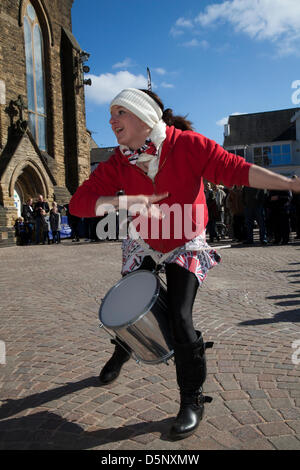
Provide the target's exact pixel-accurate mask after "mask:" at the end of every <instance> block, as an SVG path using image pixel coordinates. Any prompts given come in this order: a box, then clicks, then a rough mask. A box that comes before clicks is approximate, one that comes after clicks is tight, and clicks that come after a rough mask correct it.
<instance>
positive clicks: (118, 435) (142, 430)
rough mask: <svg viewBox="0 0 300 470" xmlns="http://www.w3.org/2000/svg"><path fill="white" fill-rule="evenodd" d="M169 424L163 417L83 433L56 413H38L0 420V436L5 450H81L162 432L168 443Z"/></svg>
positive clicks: (79, 428)
mask: <svg viewBox="0 0 300 470" xmlns="http://www.w3.org/2000/svg"><path fill="white" fill-rule="evenodd" d="M171 422H172V418H166V419H163V420H161V421H157V422H150V423H149V422H142V423H135V424H130V425H127V426H123V427H120V428H105V429H101V428H100V429H99V430H96V431H84V429H83V428H82V427H81V426H79V425H78V424H76V423H73V422H69V421H67V420H66V419H64V418H62V417H61V416H59V415H57V414H55V413H51V412H48V411H41V412H38V413H35V414H32V415H29V416H23V417H20V418H12V419H8V420H5V421H2V422H1V423H0V434H1V441H2V442H3V443H4V448H6V449H22V448H24V447H25V448H26V449H31V450H34V449H35V450H50V449H51V450H75V449H76V450H77V449H78V450H82V449H91V448H93V447H98V446H101V445H105V444H109V443H113V442H118V441H124V440H126V439H129V438H132V437H134V436H141V435H144V434H149V433H154V432H157V433H161V439H163V440H168V437H167V432H168V430H169V427H170V424H171Z"/></svg>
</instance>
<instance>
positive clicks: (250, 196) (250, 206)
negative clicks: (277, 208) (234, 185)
mask: <svg viewBox="0 0 300 470" xmlns="http://www.w3.org/2000/svg"><path fill="white" fill-rule="evenodd" d="M265 199H266V193H265V191H264V190H263V189H257V188H251V187H248V186H244V188H243V203H244V206H245V225H246V230H247V239H246V240H245V242H244V243H245V244H248V245H252V244H253V229H254V222H255V220H256V222H257V224H258V227H259V238H260V242H261V244H262V245H266V244H267V243H268V241H267V234H266V224H265V212H264V204H265Z"/></svg>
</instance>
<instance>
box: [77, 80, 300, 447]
mask: <svg viewBox="0 0 300 470" xmlns="http://www.w3.org/2000/svg"><path fill="white" fill-rule="evenodd" d="M110 112H111V118H110V125H111V127H112V130H113V132H114V134H115V136H116V138H117V141H118V144H119V146H118V147H117V148H116V149H115V152H114V154H113V155H112V156H111V157H110V159H109V160H108V161H106V162H103V163H100V164H99V165H98V167H97V168H96V169H95V171H94V172H93V173H92V174H91V175H90V177H89V179H88V180H86V181H85V182H84V183H83V184H82V185H81V186H80V187H79V188H78V189H77V191H76V192H75V194H74V195H73V197H72V199H71V201H70V205H69V210H70V212H71V213H72V214H74V215H76V216H78V217H95V216H101V215H104V214H105V212H106V211H107V210H108V208H113V209H114V210H119V209H124V208H125V207H126V208H127V209H128V211H129V214H131V215H132V217H133V220H132V222H131V223H130V224H129V231H128V236H127V238H125V239H124V240H123V242H122V250H123V265H122V274H123V275H126V274H127V273H129V272H131V271H134V270H136V269H141V268H142V269H152V268H153V267H154V266H155V265H156V264H160V263H161V262H162V260H164V265H165V272H166V280H167V294H168V313H169V324H170V331H171V333H172V339H173V349H174V358H175V367H176V377H177V383H178V386H179V391H180V409H179V413H178V415H177V417H176V418H175V420H174V422H173V424H172V427H171V429H170V433H169V436H170V438H171V439H174V440H176V439H183V438H185V437H187V436H190V435H191V434H192V433H194V432H195V430H196V429H197V427H198V425H199V423H200V421H201V419H202V416H203V411H204V403H205V401H209V400H208V397H204V395H203V384H204V382H205V379H206V374H207V371H206V357H205V348H206V347H208V346H210V347H211V346H212V343H205V342H204V340H203V336H202V333H201V332H200V331H196V330H195V328H194V325H193V319H192V309H193V303H194V300H195V297H196V293H197V289H198V286H199V285H202V283H203V281H204V279H205V277H206V275H207V272H208V270H209V269H210V268H212V267H213V266H215V265H217V264H218V262H219V261H220V257H219V256H218V254H217V253H216V251H215V250H214V249H212V248H211V247H210V246H209V245H208V244H207V243H206V238H205V227H206V225H207V222H208V215H207V207H206V201H205V194H204V183H203V179H204V178H205V179H206V180H208V181H211V182H212V183H215V184H219V183H220V182H221V181H222V184H224V185H226V186H229V187H230V186H233V185H234V184H237V185H245V186H255V187H258V188H266V189H269V188H276V189H287V188H288V189H292V186H293V188H294V189H293V190H294V191H298V192H300V183H299V180H294V181H293V182H292V180H290V179H289V178H285V177H283V176H280V175H278V174H275V173H272V172H270V171H268V170H265V169H262V168H260V167H257V166H255V165H253V164H250V163H247V162H245V160H244V159H243V158H242V157H239V156H237V155H233V154H230V153H228V152H227V151H225V150H224V149H223V148H222V147H221V146H220V145H218V144H217V143H216V142H214V141H212V140H210V139H208V138H206V137H204V136H203V135H201V134H199V133H197V132H195V131H194V130H193V129H192V125H191V123H190V121H188V120H187V119H185V118H184V117H182V116H174V115H173V112H172V110H171V109H166V110H165V109H164V105H163V103H162V101H161V100H160V98H159V97H158V96H157V95H156V94H155V93H153V92H152V91H149V90H139V89H135V88H127V89H125V90H123V91H121V92H120V93H119V94H118V95H117V96H116V97H115V98H114V99H113V100H112V102H111V104H110ZM120 191H122V193H123V194H122V195H119V194H120ZM133 207H134V210H133V209H132V208H133ZM137 207H138V208H139V209H138V211H137V210H136V208H137ZM174 207H176V208H179V209H181V214H182V217H181V219H180V220H178V214H179V213H180V211H177V213H176V214H177V215H176V216H174V217H173V218H172V217H170V214H169V213H168V210H171V209H172V208H174ZM140 217H144V218H146V219H147V220H148V221H149V223H150V224H152V223H154V222H155V223H158V225H159V228H160V230H159V231H155V235H152V232H151V231H150V230H149V231H148V232H147V231H145V232H144V233H142V232H143V231H142V230H141V231H140V232H139V231H138V228H140V227H141V225H142V224H140V225H139V222H141V220H142V219H141V218H140ZM164 223H165V224H166V223H167V224H168V230H165V231H164V230H162V229H161V228H162V227H163V224H164ZM178 229H182V230H178ZM136 235H137V236H136ZM113 341H114V340H113ZM115 344H116V346H115V350H114V353H113V355H112V357H111V358H110V359H109V361H108V362H107V363H106V364H105V366H104V367H103V369H102V371H101V373H100V382H101V383H102V384H108V383H110V382H112V381H113V380H115V379H116V378H117V377H118V375H119V373H120V370H121V368H122V366H123V364H124V363H125V362H126V361H127V360H128V359H129V358H130V353H129V352H126V351H125V350H124V349H123V347H122V346H121V345H119V344H118V343H115ZM124 346H125V347H126V345H124ZM126 349H127V350H128V349H129V348H128V347H126Z"/></svg>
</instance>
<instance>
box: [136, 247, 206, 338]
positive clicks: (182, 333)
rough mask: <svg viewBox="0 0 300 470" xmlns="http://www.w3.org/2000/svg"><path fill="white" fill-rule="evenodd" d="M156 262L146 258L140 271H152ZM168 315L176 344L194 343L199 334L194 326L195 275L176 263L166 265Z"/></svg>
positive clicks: (149, 257) (196, 282)
mask: <svg viewBox="0 0 300 470" xmlns="http://www.w3.org/2000/svg"><path fill="white" fill-rule="evenodd" d="M154 268H155V262H154V261H153V259H152V258H151V256H146V257H145V258H144V260H143V263H142V265H141V266H140V268H139V269H147V270H150V271H152V270H153V269H154ZM166 280H167V293H168V305H169V309H168V314H169V323H170V329H171V333H172V336H173V338H174V341H175V342H176V343H180V344H183V343H193V342H195V341H196V340H197V334H196V331H195V329H194V325H193V315H192V313H193V305H194V301H195V297H196V294H197V290H198V286H199V283H198V280H197V278H196V276H195V274H193V273H191V272H190V271H188V270H187V269H185V268H182V267H181V266H179V265H178V264H176V263H170V264H167V265H166Z"/></svg>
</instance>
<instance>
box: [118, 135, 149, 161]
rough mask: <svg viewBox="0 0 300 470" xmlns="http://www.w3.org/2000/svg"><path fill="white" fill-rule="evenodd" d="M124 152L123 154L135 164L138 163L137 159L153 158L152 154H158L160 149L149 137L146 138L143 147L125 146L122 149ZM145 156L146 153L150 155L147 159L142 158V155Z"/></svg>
mask: <svg viewBox="0 0 300 470" xmlns="http://www.w3.org/2000/svg"><path fill="white" fill-rule="evenodd" d="M122 152H123V155H125V157H127V158H128V161H129V162H130V163H131V164H132V165H135V164H136V163H137V161H138V160H139V161H147V160H151V157H152V156H157V155H158V150H157V148H156V146H155V145H154V143H153V142H152V140H151V139H150V137H148V139H146V141H145V143H144V145H142V147H140V148H139V149H137V150H131V149H129V148H124V149H122ZM142 155H143V156H144V155H145V157H146V155H149V158H148V159H147V157H146V158H141V156H142Z"/></svg>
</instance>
